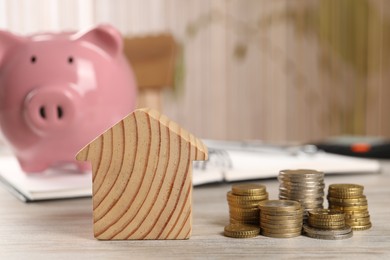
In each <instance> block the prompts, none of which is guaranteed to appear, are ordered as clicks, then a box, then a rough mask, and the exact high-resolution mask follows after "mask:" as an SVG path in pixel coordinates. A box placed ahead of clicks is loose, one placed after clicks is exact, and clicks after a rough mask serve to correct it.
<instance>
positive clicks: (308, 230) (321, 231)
mask: <svg viewBox="0 0 390 260" xmlns="http://www.w3.org/2000/svg"><path fill="white" fill-rule="evenodd" d="M303 230H304V231H305V232H306V233H311V234H315V235H325V236H327V235H328V236H329V235H333V236H334V235H343V234H347V233H350V232H351V231H352V229H351V227H349V226H345V227H343V228H341V229H336V230H324V229H318V228H313V227H310V226H308V225H306V224H304V225H303Z"/></svg>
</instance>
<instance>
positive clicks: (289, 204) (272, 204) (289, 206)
mask: <svg viewBox="0 0 390 260" xmlns="http://www.w3.org/2000/svg"><path fill="white" fill-rule="evenodd" d="M259 208H260V210H263V211H272V212H274V211H294V210H299V209H301V204H300V203H299V202H296V201H292V200H265V201H261V202H260V203H259Z"/></svg>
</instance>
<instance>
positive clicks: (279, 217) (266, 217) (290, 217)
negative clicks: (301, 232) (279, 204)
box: [260, 214, 302, 221]
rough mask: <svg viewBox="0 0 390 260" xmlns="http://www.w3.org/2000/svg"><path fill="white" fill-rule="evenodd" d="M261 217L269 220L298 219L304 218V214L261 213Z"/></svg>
mask: <svg viewBox="0 0 390 260" xmlns="http://www.w3.org/2000/svg"><path fill="white" fill-rule="evenodd" d="M260 219H264V220H269V221H298V220H301V219H302V215H294V216H274V215H266V214H260Z"/></svg>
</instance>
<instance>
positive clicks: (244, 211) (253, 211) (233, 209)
mask: <svg viewBox="0 0 390 260" xmlns="http://www.w3.org/2000/svg"><path fill="white" fill-rule="evenodd" d="M229 211H230V212H237V213H239V214H257V215H259V212H260V210H259V209H258V208H249V209H246V208H236V207H229Z"/></svg>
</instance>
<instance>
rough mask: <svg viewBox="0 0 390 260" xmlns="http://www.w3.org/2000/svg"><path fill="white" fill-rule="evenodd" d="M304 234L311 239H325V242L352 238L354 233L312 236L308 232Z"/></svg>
mask: <svg viewBox="0 0 390 260" xmlns="http://www.w3.org/2000/svg"><path fill="white" fill-rule="evenodd" d="M304 234H305V235H306V236H308V237H311V238H316V239H324V240H341V239H347V238H351V237H352V236H353V232H352V231H351V232H349V233H346V234H342V235H317V234H312V233H307V232H304Z"/></svg>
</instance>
